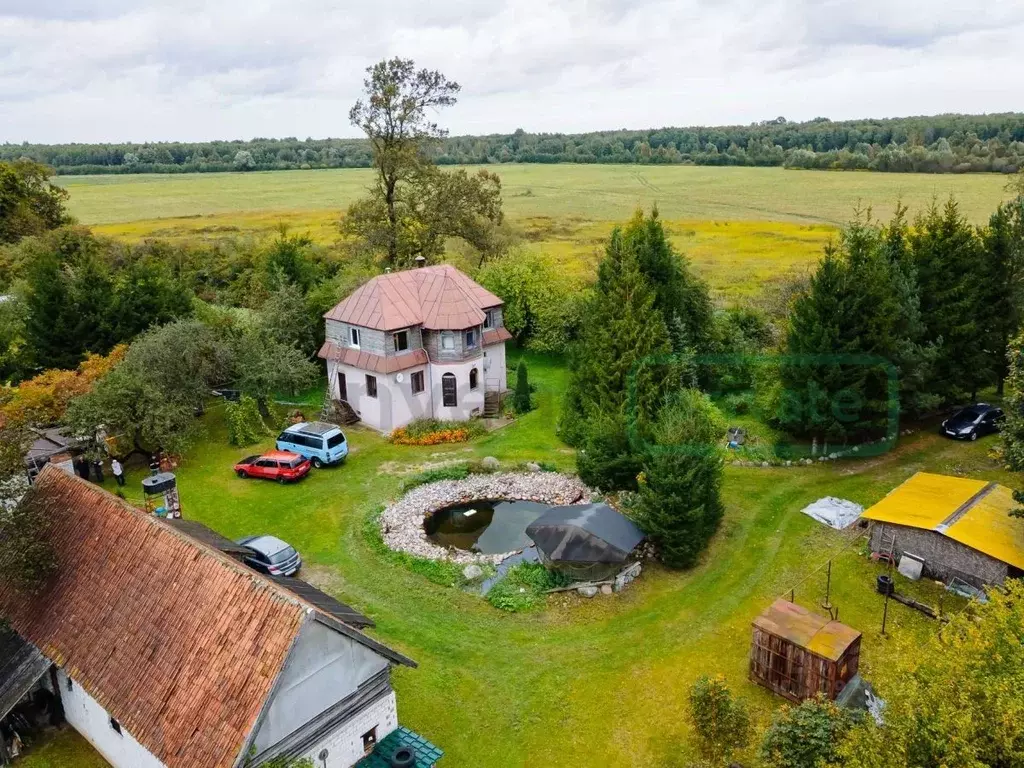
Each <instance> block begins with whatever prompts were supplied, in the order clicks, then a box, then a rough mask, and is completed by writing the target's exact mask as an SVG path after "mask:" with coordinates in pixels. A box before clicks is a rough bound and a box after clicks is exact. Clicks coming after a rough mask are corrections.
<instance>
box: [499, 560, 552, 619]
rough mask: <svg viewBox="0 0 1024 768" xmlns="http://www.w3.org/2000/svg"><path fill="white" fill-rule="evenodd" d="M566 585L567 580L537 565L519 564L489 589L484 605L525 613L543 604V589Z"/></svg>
mask: <svg viewBox="0 0 1024 768" xmlns="http://www.w3.org/2000/svg"><path fill="white" fill-rule="evenodd" d="M568 583H569V580H568V578H567V577H565V576H563V575H562V574H559V573H555V572H553V571H549V570H548V569H547V568H545V567H544V566H543V565H542V564H540V563H519V564H518V565H515V566H513V567H512V568H509V570H508V572H507V573H506V574H505V576H504V578H502V580H501V581H499V582H498V583H497V584H495V585H494V586H493V587H491V590H490V592H488V593H487V602H489V603H490V604H491V605H493V606H494V607H495V608H498V609H499V610H502V611H508V612H509V613H525V612H526V611H533V610H536V609H538V608H540V607H541V606H543V605H544V602H545V600H546V598H547V596H546V595H545V594H544V592H545V591H546V590H548V589H553V588H555V587H561V586H565V585H566V584H568Z"/></svg>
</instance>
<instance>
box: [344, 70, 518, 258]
mask: <svg viewBox="0 0 1024 768" xmlns="http://www.w3.org/2000/svg"><path fill="white" fill-rule="evenodd" d="M367 75H368V76H367V78H366V79H365V80H364V82H363V87H364V90H365V97H364V98H363V99H360V100H359V101H357V102H356V103H355V105H354V106H353V107H352V109H351V111H350V112H349V119H350V120H351V121H352V123H353V124H354V125H356V126H357V127H359V128H360V129H362V130H363V132H364V133H366V135H367V137H368V138H369V140H370V144H371V146H372V148H373V166H374V169H375V171H376V179H375V183H374V186H373V188H372V189H371V194H370V196H369V197H367V198H364V199H362V200H358V201H356V202H355V203H353V204H352V205H351V206H350V207H349V209H348V212H347V214H346V216H345V218H344V220H343V221H342V231H343V232H345V233H346V234H348V235H351V236H353V237H355V238H357V239H358V241H359V243H360V244H361V245H362V246H363V247H365V248H366V249H367V250H369V251H370V252H372V253H375V254H377V255H379V257H380V258H381V260H382V261H383V263H384V264H385V265H387V266H389V267H407V266H410V265H411V264H412V262H413V260H414V259H415V258H416V257H417V256H423V257H424V258H426V259H428V260H433V259H435V258H437V257H438V256H439V255H440V254H441V253H443V250H444V243H445V239H446V238H448V237H461V238H462V239H464V240H465V241H467V242H468V243H470V244H471V245H472V246H473V247H474V248H476V249H477V250H478V251H479V252H480V253H481V254H486V253H487V252H488V251H491V250H494V249H495V247H496V244H497V240H496V238H495V235H494V233H495V228H496V227H497V226H498V225H500V224H501V222H502V212H501V180H500V179H499V178H498V176H497V174H493V173H490V172H488V171H483V170H481V171H478V172H477V173H475V174H469V173H467V172H466V171H465V170H461V169H460V170H457V171H442V170H439V169H438V168H437V167H436V166H435V165H434V164H433V162H432V161H431V159H430V157H429V150H430V148H431V146H432V145H433V144H434V143H435V142H437V141H438V140H439V139H441V138H442V137H443V136H445V135H446V131H445V130H444V129H442V128H441V127H440V126H438V125H437V123H435V122H433V121H432V120H431V119H430V117H429V113H430V111H432V110H436V109H440V108H443V107H448V106H451V105H453V104H454V103H455V101H456V94H457V93H458V92H459V85H458V83H455V82H452V81H450V80H448V79H447V78H446V77H445V76H444V75H443V74H441V73H440V72H437V71H431V70H427V69H420V70H417V69H416V65H415V64H414V63H413V62H412V61H411V60H409V59H400V58H394V59H389V60H386V61H381V62H379V63H377V64H375V65H374V66H372V67H370V68H369V69H367Z"/></svg>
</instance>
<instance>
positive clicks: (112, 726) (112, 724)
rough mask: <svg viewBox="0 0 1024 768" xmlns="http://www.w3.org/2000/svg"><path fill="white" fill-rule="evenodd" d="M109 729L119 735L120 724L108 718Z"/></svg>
mask: <svg viewBox="0 0 1024 768" xmlns="http://www.w3.org/2000/svg"><path fill="white" fill-rule="evenodd" d="M110 729H111V730H112V731H113V732H114V733H116V734H117V735H118V736H120V735H121V724H120V723H119V722H117V720H115V719H114V718H110Z"/></svg>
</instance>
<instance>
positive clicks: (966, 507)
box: [932, 481, 999, 533]
mask: <svg viewBox="0 0 1024 768" xmlns="http://www.w3.org/2000/svg"><path fill="white" fill-rule="evenodd" d="M998 487H999V484H998V483H997V482H995V481H991V482H989V483H988V485H986V486H985V487H984V488H982V489H981V490H980V491H978V492H977V493H976V494H974V495H973V496H971V498H969V499H968V500H967V501H965V502H964V503H963V504H961V505H960V506H959V507H957V508H956V509H954V510H953V512H952V513H951V514H950V515H949V517H947V518H946V519H945V520H943V521H942V522H941V523H939V524H938V525H936V526H935V528H933V529H932V530H935V531H937V532H939V533H945V532H946V531H948V530H949V529H950V528H952V527H953V525H954V524H956V522H957V521H958V520H960V518H962V517H963V516H964V515H966V514H967V513H968V512H970V511H971V510H972V509H973V508H974V507H975V506H976V505H977V504H978V502H979V501H981V500H982V499H984V498H985V497H986V496H988V495H989V494H990V493H992V491H994V490H995V489H996V488H998Z"/></svg>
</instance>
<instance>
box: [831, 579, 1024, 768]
mask: <svg viewBox="0 0 1024 768" xmlns="http://www.w3.org/2000/svg"><path fill="white" fill-rule="evenodd" d="M988 598H989V599H988V603H987V604H984V605H982V604H979V603H977V602H975V603H972V605H971V606H969V607H968V609H967V610H964V611H961V612H960V613H958V614H956V615H955V616H953V617H952V618H951V619H950V621H949V623H948V624H947V625H946V626H945V627H943V628H942V631H941V632H936V633H935V634H934V635H933V637H932V638H931V639H930V640H929V641H928V642H927V643H926V644H925V645H924V646H923V647H916V648H915V649H914V652H913V653H907V654H904V655H903V656H902V657H901V658H902V659H903V660H904V661H903V662H902V663H901V664H899V665H898V667H897V668H896V669H895V670H894V673H893V674H891V675H890V676H889V679H890V684H889V685H888V686H886V687H885V688H884V689H881V690H879V694H880V695H881V696H882V697H883V698H884V699H885V701H886V705H885V709H884V710H883V719H884V723H883V725H881V726H879V725H876V724H875V721H874V720H873V719H871V718H865V719H864V720H863V722H862V723H861V724H860V725H858V726H856V727H854V728H853V729H852V730H851V731H850V734H849V736H848V737H847V738H846V739H845V740H844V741H843V742H842V743H841V744H840V746H839V750H838V752H839V755H838V759H836V760H835V761H834V762H833V763H832V765H833V766H837V767H838V766H842V767H843V768H889V767H890V766H895V765H901V766H902V765H907V766H936V767H938V766H963V767H964V768H1013V767H1014V766H1019V765H1021V763H1022V760H1024V728H1021V723H1022V722H1024V582H1021V581H1020V580H1017V579H1009V580H1007V582H1006V584H1005V585H1004V589H1003V590H992V591H990V592H989V594H988Z"/></svg>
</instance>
